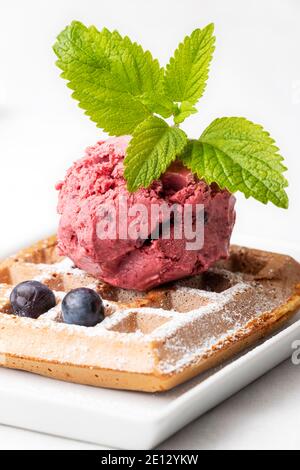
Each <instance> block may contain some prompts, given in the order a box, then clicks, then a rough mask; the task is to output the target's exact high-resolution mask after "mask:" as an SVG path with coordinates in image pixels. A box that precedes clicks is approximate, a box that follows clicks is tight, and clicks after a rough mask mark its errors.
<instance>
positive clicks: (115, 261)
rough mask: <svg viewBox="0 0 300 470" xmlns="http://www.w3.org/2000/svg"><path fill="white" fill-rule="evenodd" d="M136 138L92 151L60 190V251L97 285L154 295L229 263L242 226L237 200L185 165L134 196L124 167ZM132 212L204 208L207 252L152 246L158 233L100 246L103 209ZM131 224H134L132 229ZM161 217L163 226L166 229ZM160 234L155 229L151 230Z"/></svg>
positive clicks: (173, 242) (170, 242)
mask: <svg viewBox="0 0 300 470" xmlns="http://www.w3.org/2000/svg"><path fill="white" fill-rule="evenodd" d="M129 139H130V138H129V137H118V138H110V139H108V140H107V141H104V142H103V141H102V142H98V143H97V144H96V145H95V146H93V147H89V148H87V150H86V154H85V156H84V157H83V158H82V159H81V160H79V161H77V162H75V163H74V164H73V166H72V167H71V168H70V169H69V171H68V172H67V175H66V177H65V180H64V181H63V182H61V183H59V184H58V185H57V189H58V190H60V193H59V203H58V212H59V214H61V218H60V224H59V229H58V247H59V251H60V253H61V254H62V255H65V256H68V257H69V258H71V259H72V260H73V262H74V263H75V265H76V266H77V267H79V268H81V269H83V270H85V271H86V272H88V273H89V274H92V275H93V276H95V277H96V278H99V279H102V280H103V281H105V282H107V283H109V284H112V285H114V286H118V287H122V288H125V289H136V290H147V289H149V288H152V287H154V286H158V285H160V284H162V283H165V282H168V281H173V280H176V279H180V278H183V277H186V276H191V275H193V274H198V273H200V272H202V271H205V270H207V269H208V268H209V267H210V266H211V265H212V264H213V263H214V262H215V261H217V260H219V259H221V258H225V257H227V255H228V248H229V242H230V236H231V232H232V229H233V226H234V222H235V211H234V204H235V198H234V196H232V195H231V194H230V193H229V192H228V191H227V190H220V189H219V188H218V187H217V186H216V185H214V184H212V185H210V186H208V185H207V184H206V183H205V182H204V181H202V180H199V179H197V178H196V177H195V176H194V175H192V174H191V173H190V172H189V171H188V170H187V169H186V168H184V167H182V166H181V164H176V163H175V164H173V165H172V166H171V167H170V168H169V170H167V172H166V173H165V174H164V175H163V177H162V178H161V179H160V180H159V181H155V182H154V183H153V184H152V185H151V186H150V187H149V188H147V189H140V190H138V191H136V192H135V193H129V192H128V191H127V189H126V181H125V179H124V177H123V170H124V169H123V160H124V156H125V152H126V148H127V145H128V142H129ZM120 199H122V200H123V201H126V204H127V206H128V208H130V207H132V206H133V205H134V204H137V203H139V204H143V205H144V206H145V207H146V208H147V209H148V210H149V213H150V208H151V206H152V205H153V204H159V205H160V204H162V203H167V204H168V205H169V206H171V205H172V204H179V205H181V206H184V205H185V204H190V205H192V206H193V207H196V204H203V205H204V209H205V211H204V219H205V225H204V245H203V247H202V248H201V249H198V250H187V249H186V243H187V241H189V240H186V239H185V238H181V239H175V238H174V231H173V230H172V228H171V236H170V239H163V238H162V237H161V236H160V237H159V238H158V239H156V240H154V239H151V233H153V231H152V232H151V227H150V223H149V231H148V232H147V233H146V236H144V237H143V238H136V239H122V237H121V236H120V233H119V232H120V230H118V229H117V232H116V237H115V239H112V237H111V235H110V234H108V235H107V237H106V236H104V237H103V236H102V237H101V239H100V238H99V236H98V234H99V223H100V224H101V223H103V220H102V219H103V217H104V215H103V212H101V210H100V209H101V207H102V208H103V206H104V205H109V206H110V207H113V208H115V210H116V214H118V215H119V210H120V209H119V208H118V202H119V201H120ZM122 220H124V223H127V224H129V223H131V222H132V221H133V217H131V218H130V217H129V218H128V220H127V222H125V220H126V219H125V218H123V217H121V221H122ZM165 221H166V220H165V218H164V216H163V215H160V216H159V217H158V220H157V224H162V223H163V222H165ZM152 229H153V226H152Z"/></svg>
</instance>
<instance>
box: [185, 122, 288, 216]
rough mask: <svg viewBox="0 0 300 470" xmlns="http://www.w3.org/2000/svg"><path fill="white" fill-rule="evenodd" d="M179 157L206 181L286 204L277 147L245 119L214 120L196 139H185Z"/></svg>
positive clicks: (285, 205)
mask: <svg viewBox="0 0 300 470" xmlns="http://www.w3.org/2000/svg"><path fill="white" fill-rule="evenodd" d="M181 159H182V160H183V162H184V164H185V165H186V166H187V167H188V168H190V169H191V170H192V171H193V172H194V173H196V174H197V175H198V176H199V177H200V178H204V179H205V180H206V181H207V182H208V183H212V182H215V183H217V184H218V185H219V186H220V187H221V188H227V189H228V190H229V191H231V192H235V191H241V192H243V193H244V194H245V196H246V197H247V198H248V197H250V196H252V197H254V198H255V199H257V200H258V201H261V202H263V203H265V204H266V203H267V202H268V201H271V202H273V204H275V205H276V206H278V207H283V208H287V207H288V197H287V194H286V192H285V191H284V188H285V187H286V186H287V185H288V183H287V180H286V179H285V178H284V176H283V174H282V173H283V172H284V171H286V167H285V166H284V165H283V164H282V160H283V159H282V157H281V156H280V155H279V154H278V148H277V147H276V146H275V142H274V140H273V139H272V138H271V137H270V135H269V133H268V132H266V131H264V130H263V128H262V127H261V126H259V125H257V124H254V123H252V122H250V121H248V120H247V119H245V118H240V117H231V118H227V117H225V118H220V119H216V120H214V121H213V122H212V123H211V124H210V125H209V126H208V127H207V129H206V130H205V131H204V132H203V134H202V135H201V137H200V139H199V140H192V141H189V143H188V145H187V146H186V148H185V149H184V152H183V154H182V155H181Z"/></svg>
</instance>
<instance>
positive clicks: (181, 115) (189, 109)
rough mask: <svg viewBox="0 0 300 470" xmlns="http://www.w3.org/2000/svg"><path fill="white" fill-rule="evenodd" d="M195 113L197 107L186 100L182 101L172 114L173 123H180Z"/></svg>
mask: <svg viewBox="0 0 300 470" xmlns="http://www.w3.org/2000/svg"><path fill="white" fill-rule="evenodd" d="M195 113H197V109H196V108H195V107H194V106H193V105H192V104H191V103H189V102H188V101H183V102H182V103H181V106H180V108H179V109H178V112H177V113H176V114H175V116H174V122H175V124H180V123H181V122H183V121H184V120H185V119H186V118H187V117H189V116H190V115H191V114H195Z"/></svg>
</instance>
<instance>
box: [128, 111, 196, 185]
mask: <svg viewBox="0 0 300 470" xmlns="http://www.w3.org/2000/svg"><path fill="white" fill-rule="evenodd" d="M186 142H187V137H186V134H185V133H184V132H183V131H182V130H181V129H178V128H177V127H170V126H169V125H168V124H167V123H166V122H165V121H164V120H163V119H160V118H158V117H156V116H151V117H149V118H148V119H147V120H145V121H144V122H142V123H141V124H140V125H139V126H138V127H137V128H136V129H135V131H134V133H133V137H132V139H131V141H130V143H129V146H128V148H127V154H126V157H125V160H124V165H125V172H124V175H125V178H126V180H127V187H128V190H129V191H136V190H137V189H139V188H141V187H144V188H147V187H148V186H149V185H150V184H151V183H152V181H154V180H155V179H158V178H159V177H160V175H161V174H162V173H164V172H165V171H166V169H167V168H168V166H169V165H170V164H171V163H172V161H173V160H175V159H176V157H177V156H178V155H179V154H180V153H181V152H182V150H183V148H184V146H185V145H186Z"/></svg>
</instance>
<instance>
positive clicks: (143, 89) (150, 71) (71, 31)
mask: <svg viewBox="0 0 300 470" xmlns="http://www.w3.org/2000/svg"><path fill="white" fill-rule="evenodd" d="M53 49H54V51H55V53H56V55H57V57H58V60H57V65H58V67H59V68H61V69H62V71H63V73H62V77H63V78H65V79H66V80H68V82H69V83H68V86H69V87H70V88H71V89H72V90H74V93H73V95H72V96H73V97H74V98H75V99H77V100H78V101H79V106H80V107H81V108H83V109H84V110H85V111H86V114H87V115H88V116H89V117H90V118H91V119H92V120H93V121H95V122H96V123H97V126H98V127H100V128H103V129H104V130H105V131H106V132H108V133H109V134H111V135H122V134H132V132H133V130H134V129H135V127H136V126H137V125H138V124H140V123H141V122H142V121H144V120H145V119H146V118H147V117H149V116H150V115H151V114H152V112H154V111H155V110H156V108H157V107H158V104H157V103H158V101H159V100H158V99H157V98H155V99H154V97H156V95H162V96H164V71H163V69H162V68H161V67H160V66H159V63H158V61H157V60H154V59H153V58H152V56H151V54H150V52H148V51H146V52H145V51H143V49H142V47H141V46H139V45H138V44H136V43H133V42H131V41H130V39H129V38H128V37H124V38H123V37H122V36H120V34H119V33H118V32H116V31H114V32H110V31H109V30H107V29H103V30H102V31H101V32H100V31H98V30H97V29H96V28H95V27H94V26H91V27H89V28H87V27H85V26H84V25H83V24H82V23H80V22H78V21H74V22H72V23H71V24H70V25H69V26H67V27H66V28H65V29H64V31H62V33H60V34H59V36H58V37H57V41H56V43H55V45H54V47H53ZM151 97H153V98H151ZM166 101H167V102H168V106H169V108H170V109H169V111H168V112H167V111H166V110H165V111H164V115H165V116H166V115H167V114H168V113H169V114H168V116H170V115H171V114H172V106H171V104H172V103H171V102H170V100H167V98H166ZM145 103H146V104H145ZM153 109H154V111H153Z"/></svg>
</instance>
